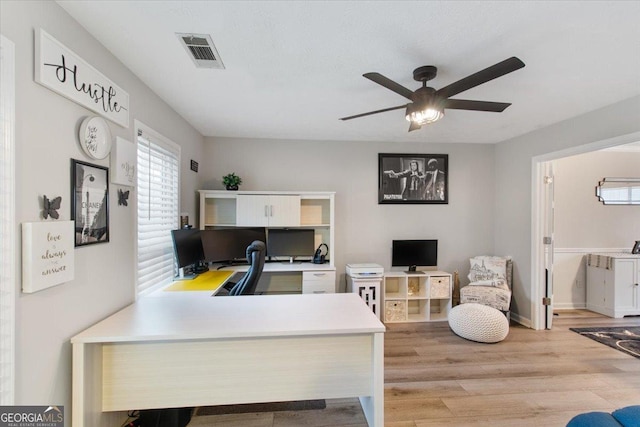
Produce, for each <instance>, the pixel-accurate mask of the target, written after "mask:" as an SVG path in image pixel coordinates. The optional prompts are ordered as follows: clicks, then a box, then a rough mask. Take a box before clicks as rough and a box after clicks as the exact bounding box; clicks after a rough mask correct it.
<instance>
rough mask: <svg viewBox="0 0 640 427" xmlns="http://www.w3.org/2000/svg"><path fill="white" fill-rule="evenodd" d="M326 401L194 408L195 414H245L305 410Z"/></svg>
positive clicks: (319, 407) (314, 407) (320, 407)
mask: <svg viewBox="0 0 640 427" xmlns="http://www.w3.org/2000/svg"><path fill="white" fill-rule="evenodd" d="M326 407H327V402H325V401H324V399H320V400H296V401H292V402H271V403H247V404H243V405H218V406H201V407H199V408H197V409H196V411H195V416H205V415H222V414H247V413H252V412H279V411H306V410H310V409H325V408H326Z"/></svg>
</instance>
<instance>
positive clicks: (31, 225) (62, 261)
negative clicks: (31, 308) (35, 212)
mask: <svg viewBox="0 0 640 427" xmlns="http://www.w3.org/2000/svg"><path fill="white" fill-rule="evenodd" d="M73 227H74V222H73V221H55V222H53V221H43V222H25V223H22V291H23V292H26V293H32V292H37V291H41V290H43V289H46V288H50V287H52V286H56V285H59V284H61V283H65V282H69V281H71V280H73V276H74V253H73V248H74V230H73Z"/></svg>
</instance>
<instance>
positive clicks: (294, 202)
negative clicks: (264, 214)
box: [268, 196, 300, 227]
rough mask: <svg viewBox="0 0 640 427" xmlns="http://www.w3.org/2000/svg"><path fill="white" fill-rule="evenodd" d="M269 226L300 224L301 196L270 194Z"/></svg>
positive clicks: (297, 225) (294, 225) (295, 225)
mask: <svg viewBox="0 0 640 427" xmlns="http://www.w3.org/2000/svg"><path fill="white" fill-rule="evenodd" d="M268 212H269V227H299V226H300V196H269V205H268Z"/></svg>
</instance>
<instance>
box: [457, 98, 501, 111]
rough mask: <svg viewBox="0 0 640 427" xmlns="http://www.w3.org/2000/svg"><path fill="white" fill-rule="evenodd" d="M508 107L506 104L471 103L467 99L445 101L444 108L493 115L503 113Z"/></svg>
mask: <svg viewBox="0 0 640 427" xmlns="http://www.w3.org/2000/svg"><path fill="white" fill-rule="evenodd" d="M509 105H511V104H510V103H508V102H489V101H471V100H468V99H447V100H445V101H444V108H449V109H451V110H472V111H489V112H493V113H501V112H503V111H504V110H505V109H506V108H507V107H508V106H509Z"/></svg>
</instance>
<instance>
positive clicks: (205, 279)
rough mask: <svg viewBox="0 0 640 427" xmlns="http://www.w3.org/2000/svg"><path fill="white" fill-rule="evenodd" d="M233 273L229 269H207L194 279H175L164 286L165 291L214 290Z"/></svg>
mask: <svg viewBox="0 0 640 427" xmlns="http://www.w3.org/2000/svg"><path fill="white" fill-rule="evenodd" d="M235 273H236V272H235V271H229V270H213V271H207V272H206V273H202V274H200V275H198V277H196V278H195V279H191V280H177V281H175V282H173V284H172V285H170V286H169V287H167V288H165V291H215V290H216V289H218V288H219V287H220V285H222V284H223V283H224V282H225V281H226V280H227V279H228V278H229V277H231V276H232V275H234V274H235Z"/></svg>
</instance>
